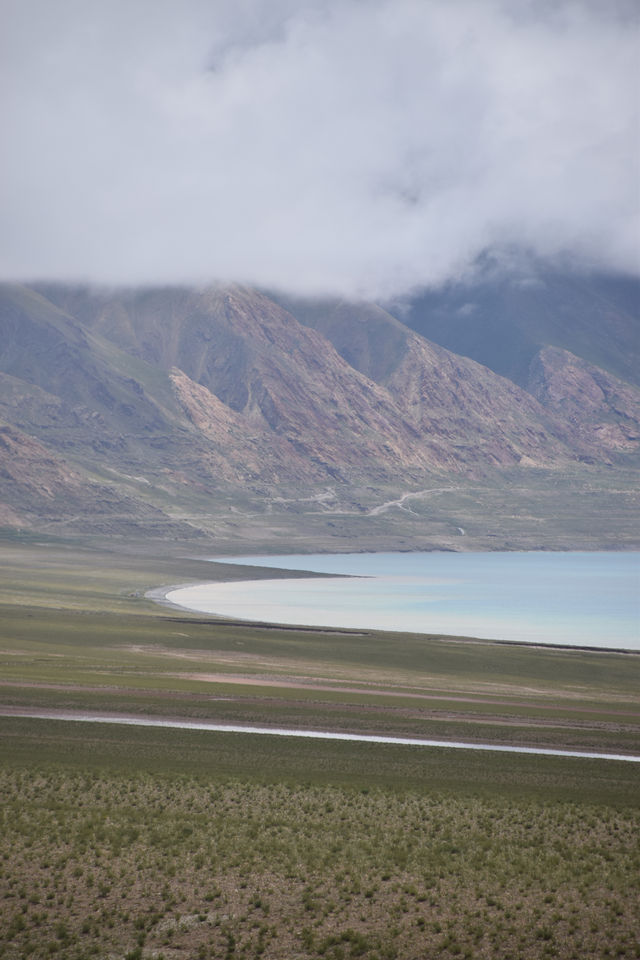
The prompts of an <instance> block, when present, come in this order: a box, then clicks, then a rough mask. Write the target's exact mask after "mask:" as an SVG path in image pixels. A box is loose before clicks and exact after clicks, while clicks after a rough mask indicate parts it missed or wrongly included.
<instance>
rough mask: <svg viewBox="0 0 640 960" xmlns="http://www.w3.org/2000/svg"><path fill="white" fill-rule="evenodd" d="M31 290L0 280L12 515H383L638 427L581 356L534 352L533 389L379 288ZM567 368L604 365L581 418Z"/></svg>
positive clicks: (626, 396)
mask: <svg viewBox="0 0 640 960" xmlns="http://www.w3.org/2000/svg"><path fill="white" fill-rule="evenodd" d="M39 289H40V293H37V292H34V291H33V290H28V289H26V288H19V287H15V286H10V285H7V286H4V287H1V288H0V336H2V337H3V342H4V344H5V347H4V348H3V350H2V351H1V353H0V417H2V419H3V422H4V424H5V426H6V429H7V431H9V432H8V433H7V434H6V437H5V439H6V441H7V442H6V443H5V444H4V446H3V448H1V449H0V469H2V464H3V463H4V464H5V465H6V464H8V463H9V461H11V465H10V467H8V468H7V469H5V471H4V479H3V484H2V486H3V497H4V508H3V511H4V512H3V514H2V515H3V516H4V517H6V518H7V522H9V523H12V522H14V521H15V518H16V517H18V521H20V522H22V521H24V522H29V523H36V522H37V518H38V517H39V516H40V517H41V518H47V519H46V522H47V523H51V524H55V523H63V524H67V523H74V524H76V525H77V524H78V523H79V524H80V525H84V526H83V529H87V528H88V527H90V526H91V523H92V522H93V523H94V526H95V527H96V528H97V529H102V528H103V527H104V523H103V519H101V518H102V517H103V514H104V516H105V517H106V516H107V515H109V516H111V517H113V520H114V524H116V525H117V524H120V526H121V527H124V526H126V518H127V517H128V518H130V520H131V522H132V523H133V522H134V521H135V518H138V519H139V520H140V522H141V523H142V524H143V525H144V524H148V525H149V527H150V528H156V529H160V526H161V523H160V521H161V519H162V518H163V519H164V521H166V524H168V526H167V529H173V528H172V527H171V524H172V523H173V520H174V519H175V520H176V521H178V526H179V524H180V523H182V524H183V527H182V528H184V529H186V530H187V531H190V532H191V533H193V528H195V529H197V530H202V529H207V530H210V529H211V528H212V526H213V527H215V528H216V529H218V530H220V529H225V530H227V531H229V532H230V533H229V535H231V534H232V533H233V536H239V537H242V536H245V535H246V530H247V529H248V527H247V523H249V524H250V525H251V524H253V522H254V521H253V519H251V518H258V517H259V516H262V515H269V516H271V515H272V514H273V515H274V516H275V515H276V514H278V515H279V516H285V515H286V516H293V515H296V511H298V512H300V511H301V510H302V507H301V506H300V504H304V503H308V504H309V508H308V510H307V515H308V517H311V518H312V519H311V520H309V522H310V523H311V524H312V525H313V524H315V523H316V522H317V523H319V524H320V526H321V527H322V528H323V529H325V528H326V527H324V526H323V524H324V525H328V526H331V525H332V524H334V521H332V520H329V519H328V518H329V517H330V516H332V515H335V516H343V517H345V516H349V517H358V516H361V517H363V518H366V517H368V518H375V520H374V519H369V520H368V521H367V522H368V523H369V525H371V524H372V523H374V524H382V525H384V523H386V520H387V512H388V509H393V506H394V504H395V503H396V501H397V503H398V504H400V506H399V507H398V509H404V508H403V507H402V504H403V503H404V500H403V499H402V497H400V499H398V492H397V491H400V492H401V493H402V491H406V490H407V489H408V490H410V491H422V492H426V494H429V492H430V491H431V490H434V491H436V490H438V491H440V490H456V489H459V484H460V483H461V482H463V483H466V482H468V481H473V482H475V481H476V480H478V479H480V478H484V479H483V482H486V483H487V484H494V483H502V482H503V481H502V480H500V479H499V477H498V474H497V473H496V471H505V470H511V471H514V470H515V471H524V473H522V476H523V477H525V476H533V475H532V474H526V471H527V470H530V469H531V468H535V469H536V470H538V471H541V470H549V471H552V472H553V471H556V472H561V473H562V474H563V475H566V473H567V471H568V470H574V469H578V468H579V463H580V461H588V462H590V463H594V464H595V463H612V462H613V460H614V459H615V458H616V457H617V458H618V459H620V458H621V457H623V456H625V455H626V454H627V453H628V451H630V450H631V449H632V448H633V447H634V446H635V445H636V444H637V437H636V434H634V432H633V431H634V427H633V423H634V422H635V421H634V420H633V418H634V416H635V413H634V411H635V406H634V404H635V400H634V396H635V395H632V394H630V393H629V392H628V390H627V389H626V388H625V387H624V384H623V385H622V386H621V385H620V384H619V383H618V381H615V380H614V378H611V377H610V379H609V380H606V379H603V377H602V375H601V373H600V372H599V371H598V370H596V369H595V368H591V367H583V368H580V376H578V372H577V370H578V367H577V365H579V364H580V363H582V361H581V360H580V358H578V359H575V358H574V359H570V358H567V357H564V358H563V359H562V362H560V360H558V358H555V359H554V358H553V357H552V356H551V355H550V354H544V355H542V354H540V355H539V358H538V368H539V371H538V376H537V380H535V382H534V379H535V378H534V379H532V380H531V382H528V383H527V386H528V388H529V390H530V392H527V391H526V390H524V389H522V388H521V387H519V386H518V385H516V384H514V383H513V382H511V381H510V380H508V379H506V378H504V377H501V376H498V375H497V374H496V373H495V372H493V371H491V370H489V369H488V368H487V367H483V366H481V365H480V364H478V363H477V362H475V361H473V360H471V359H469V358H465V357H461V356H458V355H455V354H452V353H451V352H449V351H447V350H446V349H444V348H442V347H440V346H436V345H435V344H432V343H429V342H428V341H426V340H425V339H424V338H422V337H421V336H419V335H418V334H417V333H415V332H414V331H413V330H411V329H409V328H408V327H406V326H405V325H403V324H402V323H401V322H400V321H399V320H398V319H397V318H395V317H393V316H391V315H390V314H389V313H387V312H386V311H384V310H383V309H381V308H380V307H376V306H374V305H371V304H356V305H354V304H346V303H343V304H335V303H334V304H331V303H322V302H320V303H319V302H315V303H309V302H301V301H297V302H296V301H292V300H290V301H285V300H284V298H278V302H276V300H275V299H274V298H273V297H272V296H268V295H266V294H264V293H260V292H257V291H255V290H250V289H247V288H241V287H229V288H222V287H213V288H208V289H203V290H189V289H181V288H172V289H151V290H111V291H109V290H102V291H100V290H92V289H89V288H72V287H56V288H53V287H51V288H47V289H46V291H45V288H43V287H40V288H39ZM45 292H46V293H47V295H48V296H47V297H45V296H44V295H43V294H44V293H45ZM581 378H582V379H581ZM585 378H586V379H585ZM589 378H590V379H589ZM563 379H564V380H565V381H566V382H569V381H571V382H572V383H574V384H578V383H580V384H581V385H582V386H581V387H580V389H583V390H585V389H587V387H586V386H585V384H586V380H589V383H591V382H593V383H597V384H599V389H600V390H601V391H602V395H603V398H604V399H603V400H602V402H601V404H600V406H599V407H598V409H597V411H596V410H595V408H594V409H592V411H591V414H590V416H591V415H593V416H592V423H590V427H589V429H582V427H580V425H576V423H575V422H574V421H575V420H576V410H577V409H578V408H579V407H580V402H579V399H578V400H577V401H576V403H573V404H567V402H565V400H564V399H562V398H560V394H559V387H558V383H559V381H560V380H563ZM576 389H577V387H576ZM589 389H593V388H592V387H590V388H589ZM629 389H631V388H629ZM534 394H535V395H534ZM561 400H562V402H561ZM583 406H584V405H583ZM622 417H625V418H626V421H625V422H626V426H625V430H624V431H623V433H622V434H615V435H614V432H612V430H611V429H610V427H611V424H616V423H618V422H619V421H620V419H621V418H622ZM603 425H604V426H603ZM605 427H606V429H605ZM621 438H622V439H621ZM48 472H49V473H50V474H51V477H52V482H53V480H55V483H54V485H53V487H51V490H52V497H50V496H49V494H48V493H47V492H46V483H45V478H46V476H47V473H48ZM536 476H538V475H536ZM454 478H455V482H454V485H452V480H454ZM474 478H475V479H474ZM536 482H538V481H536ZM509 483H511V480H510V481H509ZM625 489H626V487H625ZM103 494H104V496H103ZM411 495H412V496H414V495H418V494H413V493H412V494H411ZM420 495H422V493H420ZM528 496H529V495H528ZM625 496H626V494H625ZM52 498H53V499H52ZM92 501H94V502H96V503H98V504H102V506H101V507H100V508H99V509H96V510H94V511H93V512H92V509H91V506H90V504H91V502H92ZM52 504H53V506H52ZM30 505H31V506H30ZM305 509H306V508H305ZM465 509H466V508H465ZM406 512H407V515H408V516H409V517H417V516H418V515H419V514H418V513H416V511H415V510H414V509H411V510H407V511H406ZM92 514H93V515H92ZM240 516H242V517H243V518H244V519H242V520H240V519H239V518H240ZM316 516H317V517H319V518H320V519H319V520H317V521H316V520H315V519H313V518H314V517H316ZM12 517H13V518H14V519H13V520H12V519H11V518H12ZM25 518H27V519H26V520H25ZM378 518H383V519H378ZM104 522H105V523H106V522H107V521H104ZM185 522H186V523H188V524H189V525H190V526H189V527H188V528H186V527H185V526H184V523H185ZM255 522H256V523H258V522H259V521H258V519H256V520H255ZM274 522H275V521H274ZM288 522H289V521H287V523H288ZM336 523H337V522H336ZM353 523H355V521H351V520H350V521H349V524H353ZM356 526H357V524H356ZM463 527H464V524H454V523H453V522H452V521H451V522H450V521H447V522H446V524H445V527H443V528H442V529H444V530H450V529H453V530H454V531H458V530H459V529H461V528H463ZM338 529H339V525H338V526H337V527H336V534H335V535H338V533H337V530H338ZM350 529H351V527H350ZM438 529H440V528H438ZM180 535H182V534H180ZM345 535H346V534H345ZM456 535H457V536H459V535H460V534H459V533H456ZM332 536H333V534H332ZM447 536H448V534H447ZM492 536H493V535H492Z"/></svg>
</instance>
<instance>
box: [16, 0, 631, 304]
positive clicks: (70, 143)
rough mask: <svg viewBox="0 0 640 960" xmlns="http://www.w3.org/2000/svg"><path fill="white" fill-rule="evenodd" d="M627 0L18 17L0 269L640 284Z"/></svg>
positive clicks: (268, 279)
mask: <svg viewBox="0 0 640 960" xmlns="http://www.w3.org/2000/svg"><path fill="white" fill-rule="evenodd" d="M637 9H638V5H637V4H636V3H635V2H633V0H630V2H626V0H619V2H615V0H608V2H607V0H575V2H571V3H570V2H565V0H503V2H500V0H433V2H432V0H207V2H205V0H126V2H124V0H55V2H53V0H0V10H1V11H2V21H3V22H2V25H1V29H0V35H1V36H2V40H1V44H2V49H1V50H0V74H1V75H0V89H1V90H2V128H1V129H2V135H3V146H2V151H1V154H0V157H1V159H0V165H1V175H0V195H1V202H2V221H1V223H2V226H1V227H0V276H2V277H3V278H6V279H22V280H26V279H35V278H42V279H44V278H57V279H61V280H81V281H86V280H91V281H97V282H103V283H104V282H107V283H127V284H129V283H149V282H152V283H159V282H160V283H173V282H198V283H200V282H208V281H210V280H216V279H217V280H234V281H244V282H249V283H254V284H260V285H263V286H272V287H273V286H276V287H281V288H285V289H289V290H292V291H295V292H299V293H339V294H344V295H352V296H354V295H355V296H367V297H385V296H389V295H391V294H398V293H403V292H406V291H408V290H411V289H412V288H414V287H419V286H421V285H425V284H437V283H440V282H442V281H444V280H447V279H449V278H456V277H459V276H461V275H463V274H464V273H465V271H467V270H468V269H469V268H470V265H471V264H472V263H473V261H474V260H475V259H476V258H477V257H478V255H479V254H480V253H481V252H482V251H483V250H486V249H488V248H495V249H498V250H504V249H512V248H514V247H516V248H519V247H523V248H525V249H527V250H530V251H532V252H533V253H534V254H536V255H537V256H541V257H549V258H554V259H558V258H561V260H562V262H566V261H567V260H568V261H570V262H575V263H578V264H582V265H585V264H586V265H587V266H589V265H590V266H593V267H596V268H604V269H613V270H617V271H623V272H633V273H637V272H638V270H639V237H640V214H639V195H638V194H639V185H638V184H639V168H638V164H639V142H638V140H639V120H638V97H639V90H640V84H639V76H638V67H637V65H636V64H637V61H638V58H639V50H640V39H639V38H640V32H639V27H638V19H637V15H634V11H636V14H637Z"/></svg>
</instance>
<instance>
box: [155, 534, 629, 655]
mask: <svg viewBox="0 0 640 960" xmlns="http://www.w3.org/2000/svg"><path fill="white" fill-rule="evenodd" d="M212 559H214V558H212ZM224 562H225V563H228V562H235V563H246V564H252V565H259V566H266V567H274V568H279V569H290V570H309V571H313V572H317V573H329V574H336V575H347V577H344V576H340V577H336V578H335V579H333V578H331V579H324V578H323V579H308V580H307V579H303V580H300V579H295V580H286V579H285V580H282V579H280V580H266V581H265V580H260V581H251V582H250V583H249V582H247V581H242V582H236V583H209V584H201V585H198V586H192V587H184V588H180V589H177V590H173V591H171V592H170V593H169V594H167V599H168V600H170V601H171V602H172V603H176V604H178V605H179V606H182V607H186V608H187V609H190V610H195V611H198V612H202V613H210V614H215V615H218V616H223V617H230V618H233V619H236V618H237V619H242V620H259V621H266V622H273V623H284V624H299V625H313V626H321V627H335V628H340V627H348V628H355V629H359V628H360V629H379V630H394V631H403V632H412V633H437V634H447V635H463V636H470V637H479V638H486V639H498V640H512V641H518V642H526V643H560V644H568V645H572V646H596V647H607V648H625V649H634V650H640V553H577V552H573V553H572V552H567V553H547V552H544V553H543V552H540V553H536V552H530V553H515V552H514V553H438V552H435V553H375V554H364V553H354V554H314V555H289V556H280V557H243V558H238V559H236V560H234V561H229V560H228V558H224Z"/></svg>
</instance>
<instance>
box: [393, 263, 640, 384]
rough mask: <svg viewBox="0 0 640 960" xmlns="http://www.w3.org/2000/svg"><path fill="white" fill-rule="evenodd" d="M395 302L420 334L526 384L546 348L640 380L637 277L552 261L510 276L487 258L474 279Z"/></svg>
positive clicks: (639, 284)
mask: <svg viewBox="0 0 640 960" xmlns="http://www.w3.org/2000/svg"><path fill="white" fill-rule="evenodd" d="M390 309H392V312H395V311H394V309H393V308H390ZM397 309H399V310H401V314H399V315H401V316H402V319H403V321H404V322H405V323H406V324H407V325H408V326H410V327H411V328H412V329H413V330H415V331H416V332H417V333H419V334H421V336H423V337H426V338H427V339H429V340H433V341H434V342H435V343H438V344H440V345H441V346H444V347H446V348H447V349H448V350H452V351H454V352H455V353H459V354H462V355H464V356H468V357H471V358H473V359H474V360H477V361H478V362H479V363H482V364H484V365H485V366H488V367H489V368H490V369H492V370H494V371H495V372H496V373H500V374H502V375H503V376H506V377H509V378H510V379H511V380H513V381H514V382H515V383H517V384H519V385H520V386H526V384H527V383H528V379H529V366H530V364H531V362H532V360H533V359H534V357H535V356H536V354H537V353H538V351H539V350H541V349H543V348H544V347H558V348H560V349H563V350H568V351H570V352H571V353H573V354H574V355H576V356H578V357H581V358H582V359H584V360H586V361H587V362H588V363H590V364H591V365H592V366H596V367H601V368H602V369H604V370H606V371H608V372H609V373H611V374H613V375H614V376H616V377H618V378H619V379H621V380H625V381H627V382H628V383H632V384H635V385H640V281H638V280H634V279H631V278H620V277H602V276H597V275H596V276H583V275H572V274H566V273H561V272H559V271H553V270H550V269H548V268H545V269H544V270H543V269H539V270H526V271H525V270H522V271H520V272H511V273H509V274H508V275H505V274H504V273H503V272H498V271H497V270H496V269H495V268H494V267H492V265H491V264H487V265H486V269H485V270H484V272H481V273H480V274H479V275H478V276H476V277H474V279H473V280H472V281H470V282H468V283H458V284H450V285H448V286H447V287H444V288H442V289H439V290H432V291H427V292H425V293H423V294H421V295H419V296H417V297H415V298H414V299H413V300H412V301H410V302H409V303H405V304H402V305H399V306H398V308H397Z"/></svg>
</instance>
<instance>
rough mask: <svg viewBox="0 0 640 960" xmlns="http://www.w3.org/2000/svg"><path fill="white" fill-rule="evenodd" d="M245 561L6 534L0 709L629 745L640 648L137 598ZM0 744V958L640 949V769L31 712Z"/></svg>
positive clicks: (638, 707) (485, 954) (634, 744)
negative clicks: (567, 645)
mask: <svg viewBox="0 0 640 960" xmlns="http://www.w3.org/2000/svg"><path fill="white" fill-rule="evenodd" d="M255 573H256V575H258V576H265V571H264V570H258V571H255ZM242 575H243V574H242V572H241V571H239V569H238V568H237V567H235V566H232V565H221V566H220V567H218V568H217V569H216V570H215V571H213V570H212V567H211V565H209V564H205V563H203V562H201V561H198V560H189V559H184V558H180V557H179V556H171V552H170V550H169V549H164V550H163V556H161V557H158V556H154V555H153V553H152V552H151V551H149V550H139V549H138V550H136V549H133V548H129V547H126V546H125V545H123V546H122V548H120V549H113V548H112V549H110V550H107V549H106V548H104V547H101V548H97V547H96V548H91V547H90V546H88V545H86V544H84V545H83V544H70V543H67V544H65V543H62V542H55V541H49V542H44V541H40V542H39V543H38V542H35V543H19V542H16V541H15V540H13V541H11V540H7V541H5V542H4V544H2V545H1V546H0V618H1V620H0V626H1V637H2V641H1V643H0V647H1V653H0V663H1V673H0V696H1V703H2V704H3V705H4V706H5V707H6V708H8V709H9V710H17V709H19V708H22V709H24V710H29V709H34V708H40V709H41V708H44V707H46V708H47V709H50V710H56V709H59V710H65V709H67V710H68V709H74V708H75V709H85V710H95V711H103V712H126V713H134V714H149V715H154V716H175V717H185V718H186V717H192V718H207V719H212V720H217V721H219V722H259V723H264V724H271V723H272V724H274V725H285V724H286V725H288V726H299V727H307V728H311V729H312V728H316V729H318V728H323V729H335V730H359V731H365V732H375V731H381V732H385V733H391V734H406V733H410V734H413V735H419V736H425V737H438V738H442V739H447V738H450V739H464V740H478V741H491V742H496V743H513V744H520V745H523V744H532V745H540V744H543V745H550V746H558V747H576V748H582V749H589V748H595V749H598V750H602V751H615V752H625V751H627V752H633V753H639V752H640V736H639V733H640V731H639V714H640V704H639V702H638V694H637V691H638V689H640V657H638V656H636V655H633V654H623V653H612V652H606V653H605V652H603V653H598V652H589V651H580V650H563V649H557V650H556V649H531V648H527V647H522V646H511V645H505V644H498V643H488V642H478V641H472V640H469V639H464V638H457V639H456V638H441V637H428V636H427V637H424V636H417V635H394V634H388V633H387V634H384V633H375V632H362V633H358V632H352V631H313V630H305V631H298V630H290V629H273V628H266V627H265V628H262V627H257V626H249V625H238V624H232V623H224V622H215V621H211V620H204V619H203V618H201V617H198V616H196V615H193V616H192V615H189V614H181V613H178V612H176V611H174V610H172V609H171V608H168V607H161V606H158V605H156V604H152V603H151V602H150V601H148V600H146V599H145V598H144V594H145V592H146V590H148V589H150V588H152V587H157V586H159V585H161V584H168V583H178V582H185V581H195V580H203V579H210V578H213V577H215V576H220V577H229V578H237V577H239V576H242ZM0 746H1V751H0V758H1V759H0V795H1V796H2V798H3V806H2V817H3V822H2V827H1V829H0V897H2V899H1V900H0V929H4V930H5V936H4V939H3V942H2V945H0V956H1V957H6V958H10V960H14V958H18V957H20V958H22V957H34V958H40V957H47V956H52V955H55V956H59V957H69V958H77V960H80V958H84V957H89V956H96V957H104V958H107V957H113V958H116V957H117V958H120V957H122V958H124V957H130V958H131V960H134V958H139V957H145V958H147V957H148V958H151V957H155V958H158V957H160V956H164V957H165V958H166V960H172V958H175V960H178V958H185V960H186V958H192V957H227V958H235V957H238V958H240V957H245V958H249V957H251V958H252V957H265V958H283V957H285V958H288V957H291V958H294V957H298V958H320V957H326V958H328V960H348V958H351V957H366V958H369V960H374V958H376V957H377V958H378V960H383V958H393V957H396V958H410V957H415V958H424V957H445V958H448V957H474V958H475V957H481V958H494V957H500V958H507V957H513V958H518V957H522V958H534V957H576V958H589V957H593V958H596V957H597V958H601V957H605V956H621V957H624V956H629V957H633V956H640V946H639V945H638V941H637V931H638V929H639V924H640V917H639V916H638V906H637V897H636V896H635V893H634V890H635V889H636V885H637V878H638V876H639V875H640V848H639V846H638V837H639V836H640V829H639V828H640V811H639V809H638V796H639V788H640V765H637V764H630V763H623V762H615V761H595V760H575V759H572V760H565V759H559V758H549V757H533V756H515V755H503V754H492V753H474V752H472V751H456V750H447V749H438V750H430V749H425V748H412V747H403V748H397V747H392V746H388V745H376V744H362V743H340V742H339V743H335V742H326V741H314V740H307V741H304V740H293V739H290V738H276V737H273V738H272V737H259V738H254V737H251V736H246V735H241V734H215V733H205V732H196V731H181V730H170V729H156V728H154V729H150V728H132V727H123V726H105V725H100V724H75V723H71V722H65V721H63V720H53V721H42V720H35V719H28V718H25V717H22V718H15V717H0Z"/></svg>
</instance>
